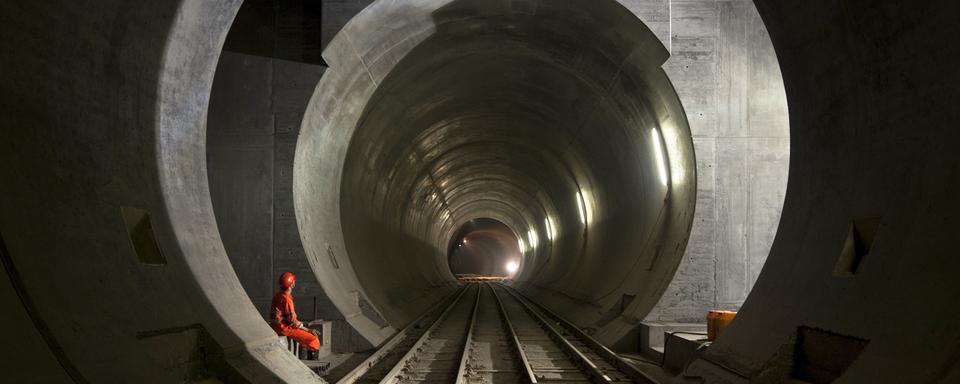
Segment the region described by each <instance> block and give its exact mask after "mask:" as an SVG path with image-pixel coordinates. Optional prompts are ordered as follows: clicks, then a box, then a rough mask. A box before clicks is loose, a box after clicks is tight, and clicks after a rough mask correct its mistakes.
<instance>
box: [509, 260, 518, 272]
mask: <svg viewBox="0 0 960 384" xmlns="http://www.w3.org/2000/svg"><path fill="white" fill-rule="evenodd" d="M518 268H520V266H519V265H517V263H516V262H514V261H511V262H509V263H507V272H509V273H515V272H517V269H518Z"/></svg>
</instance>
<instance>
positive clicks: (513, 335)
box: [487, 284, 537, 384]
mask: <svg viewBox="0 0 960 384" xmlns="http://www.w3.org/2000/svg"><path fill="white" fill-rule="evenodd" d="M487 286H488V287H489V288H490V292H493V297H494V298H495V299H496V300H497V308H499V309H500V316H501V317H502V318H503V321H504V322H505V323H507V329H508V330H509V331H510V338H511V339H512V340H513V343H512V344H513V347H514V349H516V351H517V355H519V356H520V360H521V361H522V362H523V368H524V370H526V371H527V380H529V381H530V383H531V384H536V383H537V375H536V374H535V373H534V372H533V366H531V365H530V360H529V359H528V358H527V354H526V352H524V351H523V345H522V344H520V338H519V337H517V331H516V329H515V328H514V327H513V322H511V321H510V315H507V309H506V308H504V306H503V301H501V300H500V295H499V294H497V290H496V289H495V288H493V286H492V285H489V284H487Z"/></svg>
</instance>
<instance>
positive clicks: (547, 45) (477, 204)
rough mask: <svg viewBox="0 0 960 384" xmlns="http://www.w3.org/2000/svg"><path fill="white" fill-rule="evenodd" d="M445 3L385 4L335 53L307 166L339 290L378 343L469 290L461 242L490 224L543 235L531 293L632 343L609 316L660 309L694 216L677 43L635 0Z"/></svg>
mask: <svg viewBox="0 0 960 384" xmlns="http://www.w3.org/2000/svg"><path fill="white" fill-rule="evenodd" d="M432 4H433V5H432V6H431V7H423V8H412V7H408V6H404V5H396V4H392V3H389V2H377V3H375V4H373V5H371V6H370V7H369V8H367V9H366V10H365V11H364V12H362V13H361V14H360V15H358V16H357V17H356V18H355V19H354V20H352V21H351V23H350V24H348V25H347V26H346V27H345V28H344V31H342V32H341V33H340V34H339V35H338V36H337V37H336V38H335V39H334V41H332V42H331V44H330V46H329V47H328V48H327V56H329V57H327V60H328V62H330V69H329V70H328V73H327V74H326V75H325V76H324V78H323V79H322V80H321V82H320V84H319V85H318V88H317V92H316V94H315V95H314V97H313V100H312V102H311V106H310V107H309V109H308V111H307V116H306V117H305V120H304V125H303V127H302V131H301V139H300V142H299V145H298V149H297V159H296V165H295V169H296V171H295V175H294V177H295V180H294V183H295V199H296V203H297V210H298V220H300V223H301V227H302V228H303V231H301V233H302V234H303V235H302V237H303V240H304V245H305V247H306V248H307V249H308V254H311V253H314V254H325V255H327V257H330V258H334V259H335V260H336V263H337V268H330V264H328V263H327V262H326V261H323V262H320V261H318V259H313V261H314V262H315V264H314V267H315V269H316V270H317V273H318V275H319V277H320V281H321V283H322V284H324V287H325V289H326V290H327V291H328V294H329V295H330V296H331V298H332V299H333V301H334V302H335V303H336V304H337V305H338V307H339V308H340V309H341V311H343V312H344V313H345V314H353V313H363V314H364V316H363V317H361V316H355V317H353V319H355V320H354V326H356V327H357V328H358V330H360V332H361V333H362V334H364V336H366V337H367V338H368V339H370V340H371V341H372V342H377V341H378V337H380V336H378V335H382V334H384V329H385V328H384V326H385V325H386V324H389V325H392V326H394V327H399V326H402V325H404V324H405V323H406V322H408V321H410V320H411V319H413V318H414V317H416V316H417V315H418V314H419V312H420V311H422V310H423V309H425V308H426V307H427V306H429V305H431V304H432V303H433V302H435V301H436V300H437V299H439V298H440V297H442V296H444V295H446V294H448V293H449V292H451V290H452V288H453V287H454V286H455V285H456V281H455V280H454V278H453V275H452V274H451V273H450V268H449V266H448V265H447V258H446V249H447V242H448V241H449V240H450V238H451V237H452V236H453V235H454V234H455V233H456V231H457V229H458V228H459V227H460V225H462V224H463V223H465V222H467V221H468V220H471V219H476V218H481V217H488V218H492V219H496V220H499V221H501V222H503V223H504V224H506V225H507V226H508V227H509V228H510V229H511V230H512V231H513V232H514V233H516V234H518V236H520V240H521V242H523V244H522V245H520V247H521V248H522V251H524V252H523V257H522V262H521V268H520V271H519V272H518V274H517V276H516V284H517V285H518V286H520V287H524V288H525V289H527V291H528V293H530V294H532V295H535V296H538V297H539V298H541V299H542V300H544V301H545V302H548V303H551V304H552V306H553V307H554V308H555V309H557V310H560V311H561V312H565V313H566V314H567V315H568V316H570V317H571V318H573V319H574V320H575V321H578V322H580V323H581V324H590V325H591V326H592V327H596V328H601V332H600V335H601V336H602V337H605V338H606V340H608V341H614V340H617V339H618V338H619V337H621V336H622V335H623V332H624V330H622V329H620V328H619V327H617V326H616V325H615V324H614V323H616V322H615V321H613V320H615V318H611V317H610V316H609V315H608V312H609V309H610V308H609V307H611V306H620V305H621V304H620V298H621V297H622V296H623V295H631V296H637V293H638V292H640V291H643V292H644V293H643V294H642V295H640V297H642V298H643V299H641V300H638V301H637V302H635V303H633V306H631V307H630V308H629V309H628V311H629V312H630V313H627V315H629V316H633V317H642V316H643V315H644V314H645V313H646V311H649V310H650V308H651V307H652V306H653V305H654V304H655V302H656V299H657V298H658V297H659V294H660V293H661V292H662V290H663V289H664V288H665V287H666V285H667V283H669V281H670V279H671V277H672V274H673V272H674V271H675V270H676V268H677V265H678V263H679V261H680V257H681V256H682V254H683V251H684V246H685V244H686V239H687V237H688V236H689V230H690V225H691V221H692V215H693V209H694V201H695V190H696V186H695V180H696V178H695V167H694V166H693V164H694V155H693V147H692V141H691V138H690V132H689V128H688V127H687V123H686V119H685V116H684V113H683V110H682V108H681V106H680V104H679V100H678V98H677V95H676V93H675V92H674V90H673V87H672V86H671V84H670V82H669V80H668V79H667V77H666V75H665V74H664V72H663V71H662V69H661V68H660V65H661V64H662V63H663V61H664V60H665V59H666V52H665V50H664V48H663V46H662V45H661V44H660V43H659V40H657V39H656V37H655V36H654V35H653V34H652V33H651V32H650V31H649V30H648V29H647V28H646V26H645V25H644V24H643V23H642V22H641V21H640V20H639V19H637V18H636V17H635V16H634V15H633V14H632V13H630V12H629V11H628V10H626V9H625V8H623V7H622V6H621V5H620V4H619V3H617V2H615V1H602V2H596V3H595V4H594V3H591V4H589V5H587V4H580V3H573V4H569V3H562V4H561V3H556V2H548V3H542V4H538V5H537V6H536V7H535V8H530V9H523V7H520V6H518V4H519V3H516V4H514V5H513V7H512V8H511V6H509V5H493V4H491V3H490V2H485V1H454V2H449V3H448V2H444V1H437V2H434V3H432ZM427 10H429V12H426V11H427ZM378 26H379V27H378ZM360 30H362V31H363V32H362V33H360V32H358V31H360ZM344 49H350V50H354V51H355V52H358V53H359V56H358V55H357V54H351V53H350V52H349V51H348V52H344V51H343V50H344ZM352 60H356V61H355V62H353V61H352ZM341 233H342V238H341V237H340V236H341V235H340V234H341ZM341 255H342V256H341ZM345 264H348V265H349V266H350V267H349V268H344V265H345ZM351 296H352V297H351ZM584 303H590V304H589V307H588V308H589V310H583V308H584V306H583V305H584ZM367 304H369V305H368V306H367ZM364 306H367V307H372V308H375V313H374V311H370V310H369V309H368V310H366V311H364V310H363V308H361V307H364ZM618 308H619V307H618ZM347 317H348V319H349V318H351V316H349V315H348V316H347ZM367 321H369V322H367ZM608 324H609V325H610V327H608V328H604V327H605V326H607V325H608ZM387 331H389V330H387ZM604 332H607V333H604Z"/></svg>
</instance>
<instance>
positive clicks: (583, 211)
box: [577, 191, 587, 225]
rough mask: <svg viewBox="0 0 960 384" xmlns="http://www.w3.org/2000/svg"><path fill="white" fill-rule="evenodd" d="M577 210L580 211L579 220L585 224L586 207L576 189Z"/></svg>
mask: <svg viewBox="0 0 960 384" xmlns="http://www.w3.org/2000/svg"><path fill="white" fill-rule="evenodd" d="M577 211H579V212H580V222H581V223H583V224H584V225H586V224H587V207H586V206H584V205H583V196H581V193H580V191H577Z"/></svg>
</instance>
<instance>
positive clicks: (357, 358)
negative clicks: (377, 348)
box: [319, 351, 373, 383]
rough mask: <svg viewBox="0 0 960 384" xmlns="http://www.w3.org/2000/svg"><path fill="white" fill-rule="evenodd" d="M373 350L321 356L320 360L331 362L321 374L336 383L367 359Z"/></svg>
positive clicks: (325, 378)
mask: <svg viewBox="0 0 960 384" xmlns="http://www.w3.org/2000/svg"><path fill="white" fill-rule="evenodd" d="M372 353H373V351H370V352H356V353H337V354H333V355H329V356H325V357H322V358H320V360H319V362H329V363H330V367H329V368H327V371H326V372H325V373H324V374H322V375H320V376H321V377H323V379H324V380H326V381H327V382H330V383H336V382H337V381H339V380H340V379H341V378H343V376H344V375H346V374H347V373H350V371H352V370H353V369H354V368H356V367H357V365H360V363H362V362H363V361H364V360H366V359H367V358H368V357H370V355H371V354H372Z"/></svg>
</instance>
